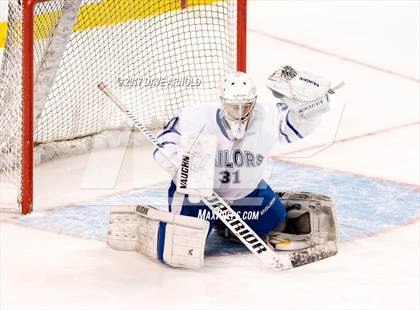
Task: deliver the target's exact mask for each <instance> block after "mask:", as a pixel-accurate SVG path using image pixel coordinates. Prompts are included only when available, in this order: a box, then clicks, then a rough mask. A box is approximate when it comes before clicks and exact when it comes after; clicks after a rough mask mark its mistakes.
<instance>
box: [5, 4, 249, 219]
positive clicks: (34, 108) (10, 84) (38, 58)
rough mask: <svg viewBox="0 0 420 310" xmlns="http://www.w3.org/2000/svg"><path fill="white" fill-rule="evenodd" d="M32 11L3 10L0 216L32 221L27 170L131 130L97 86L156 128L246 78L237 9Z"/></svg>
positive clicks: (240, 8)
mask: <svg viewBox="0 0 420 310" xmlns="http://www.w3.org/2000/svg"><path fill="white" fill-rule="evenodd" d="M32 2H33V7H32V5H31V4H30V3H31V1H20V0H9V3H8V24H7V36H6V44H5V46H4V54H3V61H2V64H1V68H0V203H1V206H0V208H1V209H13V210H22V212H23V213H27V212H30V210H31V208H32V198H31V196H32V182H33V181H32V167H33V164H37V163H39V162H41V161H44V160H50V159H52V158H54V157H56V156H59V155H62V154H75V153H80V152H86V151H88V150H89V148H90V147H91V145H92V141H91V140H92V137H94V136H95V135H98V134H105V135H106V136H108V137H113V136H114V134H109V133H115V135H118V132H121V131H126V130H131V129H132V128H131V127H130V124H129V123H127V121H126V120H125V119H124V117H123V116H122V115H121V114H120V113H119V112H118V110H117V109H116V108H115V107H114V106H113V105H112V104H110V103H109V102H108V101H107V99H106V98H105V97H104V95H103V94H102V93H101V92H99V91H98V90H97V84H98V82H100V81H104V82H105V83H106V84H107V85H109V86H110V87H111V88H112V90H113V92H115V94H116V95H117V96H118V97H119V98H121V100H122V101H123V102H124V103H125V104H127V105H128V107H129V108H130V110H131V111H133V113H134V114H135V115H136V117H138V118H139V119H140V120H142V122H144V123H145V124H146V125H147V126H149V127H150V128H159V127H161V126H162V125H163V124H165V123H166V122H168V121H169V120H170V119H171V118H172V117H173V116H174V115H175V114H176V113H177V111H178V110H179V109H180V108H182V107H185V106H189V105H194V104H202V103H209V102H216V101H217V85H218V82H219V80H220V78H221V77H222V76H224V74H225V73H226V72H229V71H233V70H236V69H241V70H245V68H244V64H245V62H244V57H245V54H244V46H245V45H244V38H245V36H244V33H243V32H244V25H245V20H244V18H245V15H244V10H245V5H246V3H245V1H244V0H225V1H220V0H219V1H217V0H83V1H81V0H50V1H45V0H38V1H36V0H34V1H32ZM22 3H23V4H22ZM28 3H29V4H28ZM109 144H114V143H109ZM32 156H34V159H32Z"/></svg>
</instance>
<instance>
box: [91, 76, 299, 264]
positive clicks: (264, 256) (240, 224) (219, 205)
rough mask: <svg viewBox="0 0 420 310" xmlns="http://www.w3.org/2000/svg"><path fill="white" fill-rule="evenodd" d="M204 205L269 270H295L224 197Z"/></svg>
mask: <svg viewBox="0 0 420 310" xmlns="http://www.w3.org/2000/svg"><path fill="white" fill-rule="evenodd" d="M98 88H99V89H100V90H101V91H102V92H103V93H104V94H105V95H106V96H107V97H108V98H109V99H110V100H111V101H112V102H113V103H114V104H115V105H116V106H117V107H118V108H119V109H120V110H121V111H122V112H123V113H124V115H126V116H127V117H128V118H129V119H130V120H131V121H132V122H133V124H134V125H135V126H136V127H137V128H138V129H139V130H140V131H141V132H142V133H143V134H144V135H145V136H146V138H147V139H148V140H149V141H150V142H151V143H152V144H153V145H154V146H156V147H158V148H159V149H160V150H161V151H162V154H163V155H164V156H165V157H166V158H167V159H168V160H170V161H171V162H172V164H173V165H174V166H177V164H176V163H175V162H174V161H172V160H171V159H170V158H169V157H168V156H167V155H166V154H165V152H164V151H163V148H162V145H161V144H160V143H159V141H158V140H157V139H156V138H155V137H154V135H153V134H152V132H151V131H150V130H149V129H147V128H146V127H145V126H144V125H143V124H142V123H141V122H140V120H138V119H137V118H136V117H135V116H134V115H133V113H131V111H130V110H129V109H128V108H127V107H126V106H125V105H124V104H123V103H122V102H121V101H120V100H119V99H118V98H117V97H116V96H115V95H114V94H113V93H112V92H111V90H110V89H109V88H108V87H107V86H106V85H105V84H104V83H103V82H101V83H99V84H98ZM200 198H201V200H202V201H203V202H204V204H205V205H206V206H207V207H209V209H210V210H211V211H212V212H213V213H214V214H216V215H217V217H218V218H219V219H220V220H221V221H222V222H223V223H224V224H225V225H226V227H228V228H229V230H231V231H232V233H233V234H235V236H237V237H238V239H239V240H241V242H242V243H243V244H244V245H245V246H246V247H247V248H248V249H249V250H250V251H251V252H252V253H253V254H255V255H256V256H257V257H258V258H259V259H260V260H261V261H262V262H263V263H264V265H266V266H267V267H268V268H270V269H273V270H287V269H290V268H293V265H292V262H291V260H290V257H289V255H288V254H286V253H276V252H275V251H274V250H273V249H271V248H270V247H269V246H268V245H267V244H266V243H265V242H264V241H263V240H262V239H261V238H260V237H259V236H258V235H257V234H256V233H255V232H254V231H253V230H252V229H251V228H250V227H249V226H248V224H246V223H245V222H244V221H243V220H242V219H241V217H240V216H239V215H238V214H237V213H236V212H234V211H233V210H232V208H231V207H230V205H229V204H228V203H226V202H225V201H224V200H223V198H222V197H220V196H219V195H218V194H217V193H216V192H214V191H213V193H212V195H211V196H209V197H200Z"/></svg>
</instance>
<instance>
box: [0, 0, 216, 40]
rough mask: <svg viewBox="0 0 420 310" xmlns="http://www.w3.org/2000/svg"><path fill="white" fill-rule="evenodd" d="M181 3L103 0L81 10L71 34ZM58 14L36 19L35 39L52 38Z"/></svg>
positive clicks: (193, 2)
mask: <svg viewBox="0 0 420 310" xmlns="http://www.w3.org/2000/svg"><path fill="white" fill-rule="evenodd" d="M217 2H223V0H187V1H186V3H187V7H188V8H190V7H194V6H197V5H203V4H213V3H217ZM181 9H182V8H181V0H176V1H174V0H158V1H153V2H152V1H150V0H119V1H118V0H103V1H100V2H92V3H88V4H85V5H83V6H81V7H80V9H79V13H78V16H77V21H76V23H75V24H74V27H73V31H81V30H85V29H90V28H94V27H99V26H105V25H113V24H118V23H123V22H126V21H130V20H138V19H144V18H146V17H151V16H156V15H159V14H164V13H167V12H170V11H177V10H181ZM59 16H60V14H59V12H58V11H51V12H46V13H43V14H39V15H37V16H35V19H34V37H35V39H41V38H47V37H48V36H50V35H51V31H53V29H54V25H55V23H56V21H57V19H58V18H59ZM6 29H7V22H0V48H4V46H5V44H6V33H7V31H6Z"/></svg>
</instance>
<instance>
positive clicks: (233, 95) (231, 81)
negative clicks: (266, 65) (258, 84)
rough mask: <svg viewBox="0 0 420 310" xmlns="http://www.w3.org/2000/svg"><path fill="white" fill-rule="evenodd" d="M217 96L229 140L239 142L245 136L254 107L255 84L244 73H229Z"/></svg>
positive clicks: (255, 96)
mask: <svg viewBox="0 0 420 310" xmlns="http://www.w3.org/2000/svg"><path fill="white" fill-rule="evenodd" d="M219 95H220V101H221V104H222V115H221V116H222V120H223V123H224V125H225V127H226V130H227V131H228V133H229V136H230V137H231V138H233V139H234V140H240V139H242V138H243V137H244V136H245V132H246V129H247V127H248V124H249V122H250V119H251V116H252V112H253V110H254V107H255V102H256V99H257V94H256V88H255V84H254V82H253V81H252V80H251V79H250V77H249V76H248V75H247V74H246V73H243V72H239V71H238V72H235V73H230V74H228V75H227V76H226V78H225V79H224V80H222V82H221V83H220V88H219Z"/></svg>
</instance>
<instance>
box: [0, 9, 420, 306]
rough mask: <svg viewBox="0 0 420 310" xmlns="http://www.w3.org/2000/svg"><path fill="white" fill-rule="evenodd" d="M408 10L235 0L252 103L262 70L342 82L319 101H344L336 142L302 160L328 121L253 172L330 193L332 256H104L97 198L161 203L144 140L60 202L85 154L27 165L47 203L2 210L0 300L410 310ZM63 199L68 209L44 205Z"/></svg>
mask: <svg viewBox="0 0 420 310" xmlns="http://www.w3.org/2000/svg"><path fill="white" fill-rule="evenodd" d="M419 12H420V8H419V2H417V1H363V2H362V1H340V2H338V1H254V2H252V1H250V3H249V25H248V26H249V28H250V32H249V37H248V51H249V53H248V57H249V58H248V70H249V72H250V73H251V74H252V76H253V77H254V79H255V80H256V83H257V86H258V89H259V92H260V95H259V98H260V99H261V100H263V101H264V99H267V98H269V96H270V93H269V92H268V91H267V90H265V89H264V83H265V78H266V76H268V75H269V74H270V73H272V71H274V70H275V69H276V68H277V67H278V66H280V65H283V64H285V63H287V64H292V65H295V66H297V67H301V68H304V69H307V70H310V71H311V70H312V71H314V72H316V73H318V74H321V75H324V76H325V77H327V78H330V79H331V80H332V81H333V82H339V81H341V80H344V81H345V82H346V84H347V85H346V87H345V88H343V89H342V90H340V91H339V92H337V95H335V96H334V97H333V98H336V100H337V107H342V106H343V105H344V103H345V109H344V113H343V118H342V120H341V122H340V124H339V127H338V134H337V140H340V141H342V142H340V143H337V144H335V145H333V146H332V147H330V148H328V149H327V150H325V151H323V152H321V153H319V154H317V155H315V156H310V155H311V154H310V153H308V152H307V151H304V150H306V149H308V148H311V147H313V146H316V145H319V144H326V143H328V142H330V139H331V137H332V136H333V135H331V130H332V129H336V128H337V127H336V126H335V125H336V124H337V122H336V120H337V114H334V115H331V116H330V117H331V119H333V120H334V121H329V119H330V118H327V119H326V122H324V124H323V126H322V127H321V128H319V129H318V130H317V132H315V133H314V134H313V136H312V137H309V138H308V139H307V140H306V141H301V142H299V143H297V144H295V145H290V146H286V147H280V146H276V147H275V149H274V150H273V154H272V155H273V156H274V157H275V158H277V159H278V158H280V161H278V162H276V163H273V165H272V167H269V169H268V170H269V171H268V172H267V179H268V180H269V183H270V184H272V185H273V186H274V187H276V188H280V189H287V190H306V191H317V192H320V193H323V194H328V195H330V196H332V197H333V198H334V199H335V200H336V201H337V205H338V220H339V223H340V233H341V238H342V242H341V246H340V251H339V254H338V255H337V256H334V257H331V258H329V259H326V260H324V261H320V262H317V263H314V264H310V265H307V266H304V267H301V268H298V269H295V270H292V271H288V272H282V273H273V272H270V271H267V270H266V269H264V268H263V267H262V266H261V265H260V263H259V261H258V260H257V259H256V258H254V257H253V256H252V255H250V254H248V252H247V251H246V250H242V248H241V246H239V245H235V244H232V243H226V242H223V241H221V240H220V239H219V238H218V237H217V236H211V237H210V242H209V245H208V247H207V253H208V257H207V258H206V262H205V267H204V268H203V269H201V270H198V271H191V270H179V269H174V268H168V267H166V266H164V265H161V264H158V263H155V262H152V261H150V260H149V259H147V258H145V257H142V256H140V255H138V254H136V253H134V252H117V251H113V250H111V249H109V248H108V247H107V246H106V244H105V243H104V242H103V240H104V238H105V230H106V217H107V210H108V208H109V204H113V203H138V202H139V201H140V200H141V201H143V202H144V203H154V204H159V205H160V206H161V207H164V205H165V203H166V201H165V200H166V199H165V196H164V192H165V185H164V184H165V183H164V181H165V179H167V176H166V175H165V174H163V173H162V172H159V171H158V169H157V167H156V166H154V165H153V164H152V160H151V158H150V156H149V157H148V154H149V153H150V152H151V149H150V148H149V149H145V150H142V151H135V152H131V151H129V152H127V154H126V156H125V161H124V163H123V164H122V170H121V171H122V172H121V173H120V175H119V177H118V182H117V183H116V190H115V191H109V190H102V191H101V190H100V189H98V190H97V191H92V190H89V191H87V190H80V191H78V192H77V195H76V196H75V197H72V196H70V194H69V193H67V192H66V190H65V189H62V190H61V191H60V189H57V188H55V187H54V185H55V183H58V182H55V181H56V180H57V181H63V182H64V183H65V184H66V186H68V187H69V188H73V187H75V188H76V187H80V185H79V184H82V180H83V171H84V168H85V166H86V162H88V160H87V159H86V157H82V156H80V157H78V160H79V161H75V162H73V163H70V162H69V161H67V160H62V161H61V160H60V161H55V162H53V163H51V165H50V166H49V167H46V166H41V167H40V169H39V170H38V174H37V175H38V176H37V177H38V178H42V176H43V174H44V175H47V176H46V177H45V178H44V180H43V181H40V182H38V184H40V185H38V188H37V195H38V196H39V195H40V193H42V192H48V194H49V195H50V196H51V198H49V200H50V201H49V202H48V203H46V204H44V205H42V204H41V205H40V206H39V209H38V211H37V212H34V213H33V214H31V215H30V216H27V217H18V216H15V218H12V217H11V216H6V215H2V217H3V220H2V222H1V227H0V246H1V251H0V252H1V253H0V255H1V256H0V307H1V308H5V309H13V308H15V309H17V308H25V309H52V308H54V309H134V308H136V309H139V308H155V309H162V308H175V309H193V308H200V309H209V308H217V309H221V308H247V309H419V307H420V302H419V293H418V292H419V291H420V283H419V281H420V280H419V279H420V274H419V263H418V262H419V259H420V253H419V251H420V250H419V249H420V248H419V244H420V231H419V228H420V227H419V221H418V218H419V207H420V197H419V193H420V191H419V179H420V175H419V174H420V172H419V171H420V167H419V157H420V144H419V140H420V139H419V135H420V134H419V115H420V112H419V104H418V103H419V101H420V100H419V99H420V95H419V82H418V79H419V69H418V68H419V62H418V55H419V37H420V35H419V31H420V30H419V27H418V22H419V14H420V13H419ZM266 34H269V35H266ZM287 40H289V41H287ZM290 40H292V41H293V42H294V43H293V42H290ZM295 43H300V44H295ZM308 47H313V48H312V49H311V48H308ZM315 49H318V50H322V51H327V52H329V54H328V53H322V52H319V51H316V50H315ZM378 68H379V69H381V68H382V69H383V70H378ZM391 71H392V72H393V73H392V72H391ZM404 76H406V77H411V78H406V77H404ZM341 111H342V109H341V108H336V109H335V110H334V109H333V111H332V113H341ZM286 154H287V155H286ZM286 160H287V161H286ZM104 166H106V163H104ZM270 168H271V169H270ZM74 170H76V171H77V172H78V173H79V176H78V177H75V176H73V175H72V173H71V172H72V171H74ZM126 180H128V181H126ZM156 184H158V185H156ZM130 188H134V190H132V191H130V190H129V189H130ZM115 192H117V193H118V194H117V195H116V194H115ZM98 197H99V198H98ZM64 198H66V200H68V199H69V198H72V199H71V200H73V201H78V203H77V204H75V205H68V206H67V207H58V208H57V206H60V205H62V201H63V200H64ZM52 207H54V208H52ZM48 208H52V209H50V210H45V209H48ZM42 210H45V211H42Z"/></svg>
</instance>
